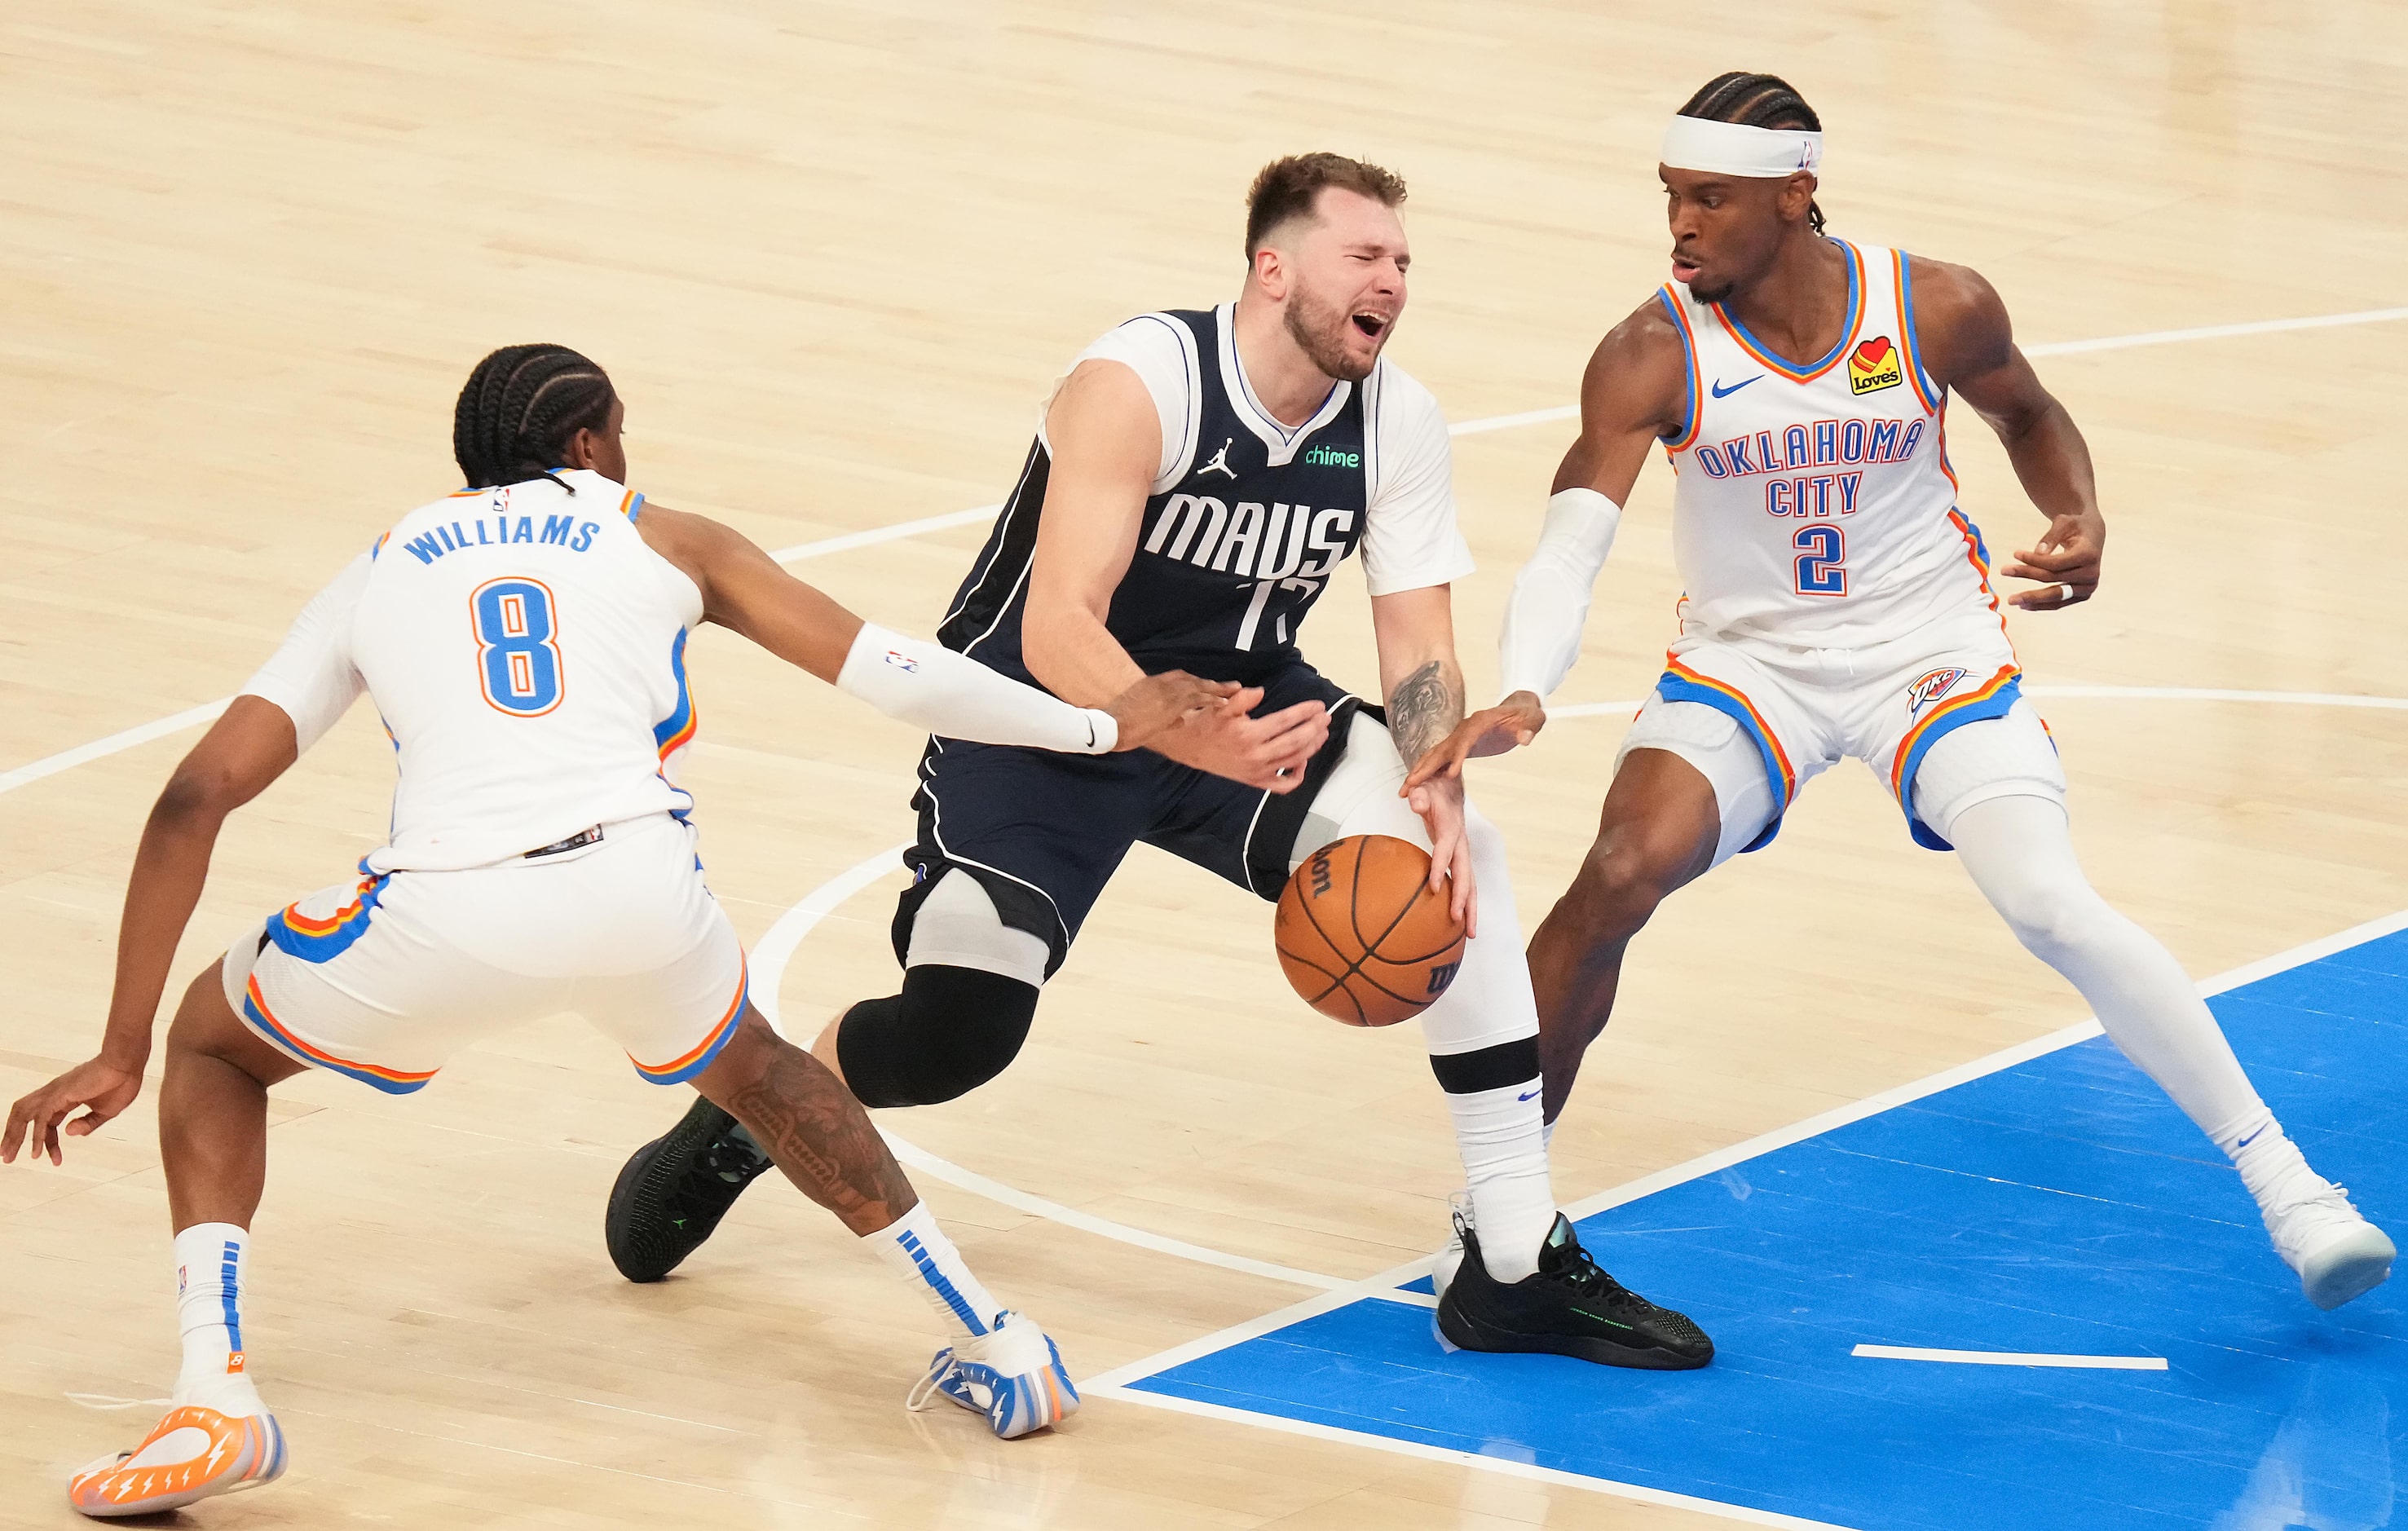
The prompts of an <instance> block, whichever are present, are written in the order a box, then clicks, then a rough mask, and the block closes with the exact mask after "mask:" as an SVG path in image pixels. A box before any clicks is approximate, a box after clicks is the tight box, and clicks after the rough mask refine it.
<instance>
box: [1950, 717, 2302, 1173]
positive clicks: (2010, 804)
mask: <svg viewBox="0 0 2408 1531" xmlns="http://www.w3.org/2000/svg"><path fill="white" fill-rule="evenodd" d="M1974 726H1975V727H1979V726H1981V725H1979V724H1976V725H1974ZM1967 732H1971V730H1970V729H1969V730H1967ZM1946 742H1947V741H1942V743H1943V744H1944V743H1946ZM1937 752H1938V751H1937V747H1935V750H1934V753H1937ZM1942 833H1944V834H1945V835H1946V836H1947V837H1949V838H1950V839H1951V840H1952V841H1954V842H1955V844H1956V846H1957V856H1958V858H1959V859H1960V860H1962V861H1963V862H1964V864H1965V870H1966V871H1967V872H1969V873H1971V875H1972V878H1973V882H1974V885H1975V886H1977V887H1979V888H1980V889H1981V890H1982V894H1983V896H1984V897H1985V898H1987V899H1989V901H1990V904H1991V907H1992V908H1994V909H1997V910H1998V911H1999V913H2000V915H2001V916H2002V917H2004V918H2005V920H2006V922H2007V923H2008V925H2009V926H2010V927H2011V928H2013V929H2014V933H2015V938H2016V939H2018V940H2020V941H2022V942H2023V944H2024V946H2025V948H2026V949H2027V950H2028V951H2029V952H2031V953H2032V955H2034V956H2036V957H2038V958H2040V960H2041V961H2042V962H2044V963H2046V964H2048V965H2049V966H2051V967H2054V968H2056V969H2057V971H2058V972H2059V973H2061V974H2063V975H2064V976H2065V978H2066V980H2068V981H2069V982H2071V984H2072V985H2073V986H2074V987H2075V988H2076V989H2078V990H2080V991H2081V992H2082V997H2083V998H2084V999H2086V1000H2088V1001H2089V1002H2090V1009H2091V1011H2092V1013H2094V1014H2096V1015H2097V1016H2098V1017H2099V1023H2100V1026H2102V1027H2104V1028H2105V1029H2106V1032H2107V1036H2108V1038H2109V1039H2110V1040H2111V1041H2113V1042H2114V1044H2115V1045H2116V1046H2117V1047H2118V1048H2121V1049H2122V1050H2123V1052H2124V1056H2126V1057H2127V1058H2129V1059H2131V1060H2132V1062H2133V1063H2134V1064H2135V1065H2137V1066H2139V1068H2140V1070H2141V1071H2142V1072H2143V1073H2144V1074H2146V1075H2148V1076H2149V1078H2150V1079H2152V1080H2156V1081H2157V1087H2158V1088H2159V1089H2161V1090H2163V1091H2165V1093H2166V1094H2167V1095H2170V1096H2171V1097H2172V1098H2173V1103H2174V1104H2175V1105H2177V1106H2179V1107H2181V1108H2182V1109H2183V1111H2184V1113H2185V1114H2186V1115H2187V1116H2188V1117H2189V1118H2190V1119H2191V1121H2192V1122H2194V1123H2197V1124H2198V1126H2199V1130H2200V1131H2201V1132H2203V1133H2205V1134H2207V1136H2208V1137H2209V1138H2211V1139H2212V1140H2214V1143H2215V1145H2216V1146H2217V1147H2218V1148H2221V1149H2223V1150H2224V1151H2225V1152H2227V1153H2229V1154H2233V1155H2234V1162H2235V1163H2236V1164H2237V1163H2240V1162H2241V1155H2242V1153H2243V1152H2247V1153H2257V1152H2258V1150H2257V1142H2256V1141H2255V1140H2254V1139H2253V1140H2252V1142H2251V1143H2250V1145H2249V1148H2248V1150H2245V1151H2239V1150H2238V1149H2237V1146H2238V1144H2239V1142H2240V1140H2241V1139H2242V1138H2247V1137H2249V1136H2250V1135H2251V1133H2252V1132H2253V1131H2254V1130H2256V1129H2257V1127H2259V1126H2262V1125H2266V1124H2271V1123H2272V1122H2273V1120H2274V1118H2273V1113H2272V1111H2270V1110H2268V1109H2266V1103H2265V1102H2264V1101H2263V1100H2260V1099H2259V1098H2258V1096H2257V1089H2256V1087H2254V1086H2253V1085H2251V1084H2250V1082H2249V1077H2248V1076H2247V1075H2245V1074H2243V1072H2242V1071H2241V1063H2240V1060H2238V1059H2236V1058H2235V1057H2233V1055H2232V1045H2231V1044H2230V1043H2229V1042H2228V1041H2226V1040H2225V1039H2224V1032H2223V1030H2222V1029H2221V1028H2219V1027H2218V1026H2217V1025H2216V1023H2215V1017H2214V1015H2212V1014H2210V1013H2209V1012H2208V1009H2207V1003H2206V1001H2204V1000H2202V999H2200V997H2199V990H2198V989H2197V988H2196V987H2195V986H2194V985H2193V984H2192V983H2191V980H2190V976H2189V975H2188V974H2186V973H2185V972H2184V971H2183V969H2182V964H2180V963H2178V962H2176V961H2174V957H2173V953H2172V952H2168V951H2167V950H2166V949H2165V948H2164V947H2163V946H2161V945H2159V944H2158V943H2157V939H2156V938H2155V937H2152V936H2150V935H2149V933H2148V932H2147V931H2144V930H2143V929H2142V928H2141V927H2140V926H2139V925H2136V924H2134V923H2132V922H2131V921H2129V920H2128V919H2126V918H2125V917H2124V916H2123V915H2121V914H2118V913H2116V912H2115V910H2114V909H2111V908H2109V907H2108V905H2107V901H2106V900H2105V899H2103V898H2100V896H2099V894H2098V893H2097V891H2096V890H2094V889H2093V888H2092V887H2091V886H2090V881H2089V880H2088V879H2087V878H2085V877H2084V876H2083V875H2082V866H2081V864H2080V863H2078V862H2076V861H2075V860H2074V858H2073V842H2072V839H2071V837H2070V836H2069V835H2068V834H2067V833H2066V824H2065V810H2064V809H2063V808H2059V807H2058V806H2057V804H2056V803H2054V802H2051V801H2050V800H2048V799H2047V798H2045V797H2029V796H2014V797H1994V798H1991V799H1990V800H1989V801H1987V802H1983V803H1976V804H1974V805H1973V806H1972V807H1971V808H1967V809H1965V810H1964V811H1963V812H1961V813H1959V814H1957V818H1956V821H1955V822H1954V823H1951V824H1950V825H1949V826H1948V828H1947V829H1946V830H1944V831H1943V832H1942ZM2267 1136H2268V1138H2269V1139H2270V1140H2271V1141H2272V1142H2280V1143H2283V1144H2284V1146H2285V1147H2286V1148H2287V1147H2288V1146H2289V1145H2288V1143H2287V1140H2286V1139H2284V1138H2283V1136H2282V1129H2281V1128H2280V1127H2279V1126H2277V1127H2275V1128H2274V1130H2273V1131H2272V1133H2271V1134H2268V1135H2267ZM2265 1152H2266V1153H2274V1154H2276V1156H2277V1157H2279V1153H2278V1151H2274V1150H2272V1148H2271V1147H2270V1148H2269V1149H2268V1150H2267V1151H2265ZM2290 1152H2291V1154H2292V1156H2294V1157H2296V1156H2297V1154H2298V1152H2299V1151H2298V1150H2297V1149H2291V1150H2290ZM2259 1157H2260V1158H2264V1154H2260V1155H2259ZM2265 1162H2267V1163H2269V1164H2272V1162H2273V1160H2272V1159H2266V1160H2265ZM2244 1178H2246V1173H2245V1172H2244ZM2253 1189H2255V1188H2254V1187H2253Z"/></svg>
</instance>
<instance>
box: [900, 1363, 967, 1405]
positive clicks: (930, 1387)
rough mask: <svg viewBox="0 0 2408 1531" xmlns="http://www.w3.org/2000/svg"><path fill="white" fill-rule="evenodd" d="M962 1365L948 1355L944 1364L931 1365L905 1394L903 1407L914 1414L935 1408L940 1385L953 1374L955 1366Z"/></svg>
mask: <svg viewBox="0 0 2408 1531" xmlns="http://www.w3.org/2000/svg"><path fill="white" fill-rule="evenodd" d="M960 1365H961V1363H960V1362H958V1361H956V1360H954V1359H953V1357H952V1356H951V1355H948V1356H946V1357H945V1364H944V1365H943V1366H931V1367H930V1368H929V1369H928V1374H927V1375H926V1376H925V1377H923V1378H921V1379H920V1380H919V1381H916V1382H914V1383H912V1384H911V1391H910V1392H909V1393H907V1394H905V1395H903V1407H904V1408H905V1409H908V1410H910V1412H912V1413H914V1414H917V1413H920V1412H923V1411H924V1410H925V1409H930V1408H933V1407H934V1406H935V1404H936V1401H937V1388H938V1385H939V1383H941V1382H942V1381H944V1380H945V1379H946V1378H948V1377H951V1376H952V1375H953V1368H954V1367H956V1366H960Z"/></svg>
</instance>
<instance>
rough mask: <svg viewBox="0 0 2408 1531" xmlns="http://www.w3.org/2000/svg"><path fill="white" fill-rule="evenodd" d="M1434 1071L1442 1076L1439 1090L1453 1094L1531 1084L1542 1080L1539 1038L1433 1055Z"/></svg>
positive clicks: (1522, 1038) (1431, 1059)
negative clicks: (1539, 1078) (1538, 1079)
mask: <svg viewBox="0 0 2408 1531" xmlns="http://www.w3.org/2000/svg"><path fill="white" fill-rule="evenodd" d="M1430 1072H1431V1073H1433V1074H1436V1075H1437V1076H1438V1087H1439V1088H1440V1089H1441V1090H1443V1091H1445V1092H1446V1093H1447V1094H1448V1095H1478V1094H1480V1093H1481V1092H1482V1091H1484V1090H1502V1089H1504V1088H1505V1087H1506V1086H1507V1085H1509V1084H1527V1083H1528V1082H1530V1080H1534V1079H1537V1078H1538V1077H1539V1039H1538V1038H1537V1037H1520V1038H1518V1039H1516V1040H1514V1041H1511V1042H1498V1044H1497V1045H1496V1046H1494V1047H1483V1048H1474V1049H1473V1050H1472V1051H1471V1052H1449V1053H1446V1054H1443V1055H1441V1054H1439V1053H1436V1052H1433V1053H1431V1054H1430Z"/></svg>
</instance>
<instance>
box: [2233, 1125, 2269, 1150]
mask: <svg viewBox="0 0 2408 1531" xmlns="http://www.w3.org/2000/svg"><path fill="white" fill-rule="evenodd" d="M2265 1135H2266V1129H2265V1128H2263V1127H2260V1128H2258V1129H2257V1131H2256V1132H2253V1133H2251V1134H2250V1135H2249V1136H2248V1137H2246V1138H2243V1139H2242V1140H2241V1141H2239V1142H2238V1143H2235V1144H2233V1145H2232V1146H2233V1147H2234V1148H2237V1149H2245V1148H2247V1147H2248V1146H2249V1145H2250V1144H2252V1143H2254V1142H2256V1141H2257V1139H2258V1138H2262V1137H2264V1136H2265Z"/></svg>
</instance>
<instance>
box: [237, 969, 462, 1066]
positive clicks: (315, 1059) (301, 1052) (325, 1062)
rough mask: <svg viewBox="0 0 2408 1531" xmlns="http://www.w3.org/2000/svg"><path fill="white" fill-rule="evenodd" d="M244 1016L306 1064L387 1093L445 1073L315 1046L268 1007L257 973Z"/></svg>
mask: <svg viewBox="0 0 2408 1531" xmlns="http://www.w3.org/2000/svg"><path fill="white" fill-rule="evenodd" d="M243 1001H244V1003H243V1012H244V1014H243V1019H244V1020H246V1021H249V1022H250V1023H251V1024H252V1025H253V1026H255V1027H257V1028H258V1029H260V1030H261V1031H264V1032H265V1033H266V1034H267V1037H268V1039H269V1040H270V1041H272V1042H274V1043H275V1044H276V1045H277V1046H279V1047H280V1048H283V1049H285V1050H286V1051H287V1052H292V1053H294V1054H295V1055H296V1056H298V1057H299V1058H300V1059H301V1060H302V1061H303V1062H304V1063H308V1064H313V1065H315V1066H318V1067H320V1068H325V1069H331V1070H332V1071H334V1072H335V1073H337V1074H342V1075H345V1076H347V1077H349V1078H351V1079H355V1080H359V1081H360V1082H361V1083H362V1084H368V1085H373V1086H375V1087H376V1088H377V1089H380V1090H382V1091H383V1092H384V1093H385V1094H387V1095H408V1094H409V1093H410V1092H411V1091H413V1090H421V1089H423V1088H425V1086H426V1081H427V1080H431V1079H433V1078H434V1077H435V1076H436V1075H437V1074H438V1073H440V1072H442V1070H441V1069H440V1068H429V1069H427V1070H425V1071H424V1072H423V1073H418V1072H413V1071H411V1070H409V1069H406V1068H387V1067H385V1066H382V1065H380V1064H372V1063H357V1062H354V1061H353V1060H351V1059H350V1058H344V1057H339V1056H337V1055H336V1054H335V1053H332V1052H327V1051H326V1050H325V1049H324V1048H322V1047H313V1046H311V1045H310V1044H309V1043H308V1042H305V1041H303V1040H302V1039H301V1038H300V1037H296V1036H294V1034H293V1029H292V1028H291V1027H290V1026H287V1025H286V1024H285V1023H283V1022H281V1021H279V1020H278V1019H276V1012H274V1011H273V1010H270V1009H268V1008H267V1000H266V997H265V995H263V994H261V993H260V992H259V975H258V974H257V973H253V974H251V979H250V980H249V982H247V983H246V984H245V985H244V986H243Z"/></svg>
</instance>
